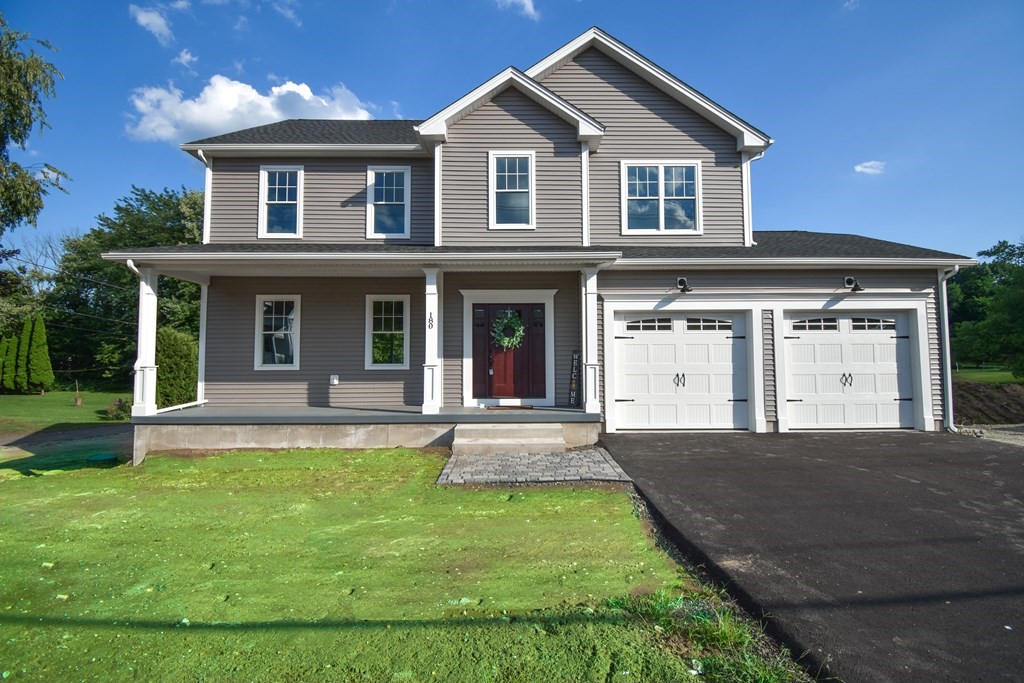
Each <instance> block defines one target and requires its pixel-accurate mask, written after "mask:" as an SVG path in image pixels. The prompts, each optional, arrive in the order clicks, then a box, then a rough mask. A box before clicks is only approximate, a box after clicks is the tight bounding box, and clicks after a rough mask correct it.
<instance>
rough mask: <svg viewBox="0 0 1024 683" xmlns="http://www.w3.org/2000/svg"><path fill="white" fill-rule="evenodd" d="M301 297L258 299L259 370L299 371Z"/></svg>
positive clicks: (257, 363) (275, 295)
mask: <svg viewBox="0 0 1024 683" xmlns="http://www.w3.org/2000/svg"><path fill="white" fill-rule="evenodd" d="M300 303H301V297H299V295H297V294H295V295H280V294H269V295H259V296H257V297H256V359H255V365H254V367H255V369H256V370H298V369H299V309H300Z"/></svg>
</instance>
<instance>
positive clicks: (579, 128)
mask: <svg viewBox="0 0 1024 683" xmlns="http://www.w3.org/2000/svg"><path fill="white" fill-rule="evenodd" d="M510 86H516V87H517V88H519V89H520V91H521V92H522V93H523V94H524V95H526V96H527V97H529V98H530V99H532V100H533V101H535V102H537V103H538V104H540V105H541V106H543V107H544V108H546V109H547V110H549V111H551V112H552V113H553V114H555V115H557V116H559V117H561V118H562V119H564V120H565V121H567V122H569V123H572V124H574V125H575V126H576V137H577V139H578V140H580V141H581V142H586V143H587V144H588V146H589V147H590V148H591V149H592V150H596V149H597V147H598V144H599V143H600V141H601V137H602V136H603V135H604V126H602V125H601V124H600V123H598V122H597V121H596V120H594V119H593V118H591V117H590V116H589V115H588V114H586V113H585V112H584V111H582V110H581V109H578V108H577V107H575V106H574V105H572V104H570V103H569V102H567V101H565V100H563V99H562V98H561V97H559V96H558V95H556V94H555V93H553V92H551V91H550V90H548V89H547V88H545V87H544V86H542V85H540V84H539V83H537V82H536V81H534V80H533V79H532V78H529V77H528V76H526V75H525V74H524V73H523V72H522V71H520V70H519V69H516V68H515V67H511V66H510V67H509V68H507V69H505V70H504V71H502V72H501V73H499V74H498V75H497V76H494V77H493V78H491V79H490V80H488V81H487V82H485V83H483V84H482V85H480V86H478V87H477V88H475V89H474V90H472V91H471V92H469V93H468V94H466V95H464V96H462V97H461V98H459V99H458V100H456V101H455V102H453V103H452V104H450V105H448V106H447V107H445V108H444V109H442V110H441V111H439V112H437V113H436V114H434V115H433V116H431V117H430V118H429V119H427V120H426V121H424V122H423V123H421V124H420V125H419V126H417V127H416V131H417V132H418V133H419V134H420V136H421V138H423V139H427V140H441V141H446V140H447V139H448V126H449V125H452V124H454V123H456V122H457V121H459V120H460V119H461V118H462V117H463V116H465V115H466V114H468V113H469V112H471V111H474V110H475V109H477V108H478V107H480V105H482V104H484V103H485V102H488V101H490V100H491V99H492V98H493V97H494V96H495V95H497V94H498V93H500V92H503V91H504V90H505V89H506V88H507V87H510Z"/></svg>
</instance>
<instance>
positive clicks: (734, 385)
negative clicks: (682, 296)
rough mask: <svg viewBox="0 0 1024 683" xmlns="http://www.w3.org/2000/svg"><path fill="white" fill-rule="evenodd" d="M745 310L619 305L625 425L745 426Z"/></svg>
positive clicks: (618, 387)
mask: <svg viewBox="0 0 1024 683" xmlns="http://www.w3.org/2000/svg"><path fill="white" fill-rule="evenodd" d="M744 320H745V318H744V316H743V314H734V313H722V314H718V313H704V312H701V313H692V314H687V313H657V312H655V313H651V312H646V313H619V314H617V315H616V318H615V359H614V363H615V390H614V391H615V396H614V397H613V398H614V401H615V410H616V414H617V420H616V422H617V424H618V426H619V427H620V428H622V429H745V428H746V427H747V423H748V407H747V342H746V332H745V324H744Z"/></svg>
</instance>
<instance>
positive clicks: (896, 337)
mask: <svg viewBox="0 0 1024 683" xmlns="http://www.w3.org/2000/svg"><path fill="white" fill-rule="evenodd" d="M890 339H910V335H909V334H896V335H893V336H892V337H890Z"/></svg>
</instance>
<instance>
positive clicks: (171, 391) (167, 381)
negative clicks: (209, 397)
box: [156, 327, 199, 408]
mask: <svg viewBox="0 0 1024 683" xmlns="http://www.w3.org/2000/svg"><path fill="white" fill-rule="evenodd" d="M156 364H157V367H158V370H157V376H156V404H157V405H158V406H160V407H161V408H168V407H170V406H177V405H181V404H182V403H191V402H192V401H194V400H196V381H197V378H198V376H199V344H198V343H197V342H196V340H195V339H193V338H192V336H191V335H189V334H185V333H184V332H178V331H177V330H175V329H174V328H173V327H161V328H160V329H158V330H157V331H156Z"/></svg>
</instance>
